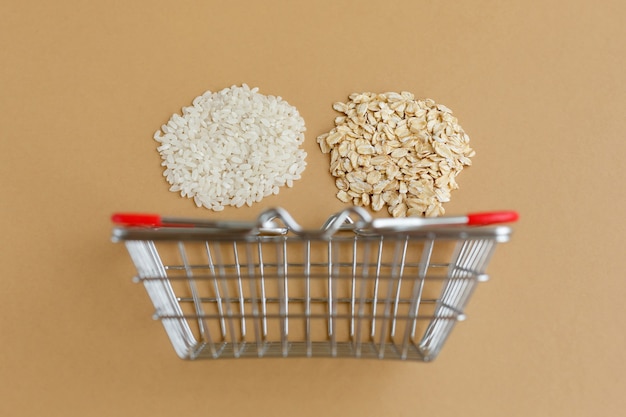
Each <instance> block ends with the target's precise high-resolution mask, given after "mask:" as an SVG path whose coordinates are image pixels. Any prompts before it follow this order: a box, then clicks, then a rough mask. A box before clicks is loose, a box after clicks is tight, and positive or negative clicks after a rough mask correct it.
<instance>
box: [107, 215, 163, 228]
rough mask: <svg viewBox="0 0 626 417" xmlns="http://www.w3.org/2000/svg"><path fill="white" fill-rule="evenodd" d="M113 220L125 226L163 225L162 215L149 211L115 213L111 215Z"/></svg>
mask: <svg viewBox="0 0 626 417" xmlns="http://www.w3.org/2000/svg"><path fill="white" fill-rule="evenodd" d="M111 221H112V222H113V223H116V224H122V225H124V226H151V227H160V226H162V225H163V221H162V219H161V216H159V215H158V214H148V213H115V214H113V215H112V216H111Z"/></svg>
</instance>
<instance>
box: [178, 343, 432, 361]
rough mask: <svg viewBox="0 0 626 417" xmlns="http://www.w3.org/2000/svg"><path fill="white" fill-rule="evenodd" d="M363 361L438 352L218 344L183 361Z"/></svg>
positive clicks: (390, 346) (376, 346)
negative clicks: (334, 359) (324, 358)
mask: <svg viewBox="0 0 626 417" xmlns="http://www.w3.org/2000/svg"><path fill="white" fill-rule="evenodd" d="M285 357H293V358H306V357H316V358H320V357H327V358H362V359H390V360H406V361H419V362H428V361H431V360H433V359H435V357H436V353H434V352H429V353H425V352H423V350H421V349H420V348H419V347H418V346H416V345H415V344H413V343H410V344H407V345H405V346H398V345H396V344H395V343H386V344H384V345H382V346H381V344H380V343H374V342H365V343H360V344H358V345H355V344H354V343H352V342H336V343H332V342H330V341H329V342H285V343H280V342H260V343H250V342H243V343H239V344H233V343H231V342H228V343H226V342H224V343H219V344H218V343H216V344H214V345H213V346H210V345H207V344H199V345H198V346H196V347H195V349H190V354H189V355H187V356H186V357H183V359H188V360H196V359H227V358H285Z"/></svg>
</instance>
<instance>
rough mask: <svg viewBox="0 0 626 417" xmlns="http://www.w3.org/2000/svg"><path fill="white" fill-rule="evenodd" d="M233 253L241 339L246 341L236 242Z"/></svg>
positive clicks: (243, 303)
mask: <svg viewBox="0 0 626 417" xmlns="http://www.w3.org/2000/svg"><path fill="white" fill-rule="evenodd" d="M233 253H234V255H235V271H236V272H237V293H238V296H239V297H238V298H239V314H240V315H241V319H240V320H241V323H240V324H241V339H242V341H245V340H246V314H245V313H246V305H245V302H244V298H243V286H242V282H241V264H240V262H239V251H238V250H237V242H236V241H235V242H233Z"/></svg>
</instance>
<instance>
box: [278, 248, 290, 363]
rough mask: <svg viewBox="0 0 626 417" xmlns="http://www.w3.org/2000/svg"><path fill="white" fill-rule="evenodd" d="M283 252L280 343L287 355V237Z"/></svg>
mask: <svg viewBox="0 0 626 417" xmlns="http://www.w3.org/2000/svg"><path fill="white" fill-rule="evenodd" d="M282 247H283V253H282V261H283V266H282V277H281V278H282V281H283V288H282V295H283V300H282V311H281V320H282V331H281V344H282V351H283V356H287V352H288V348H289V345H288V344H287V341H288V340H289V287H288V283H287V273H288V271H287V239H286V238H284V239H283V245H282ZM279 285H280V284H279Z"/></svg>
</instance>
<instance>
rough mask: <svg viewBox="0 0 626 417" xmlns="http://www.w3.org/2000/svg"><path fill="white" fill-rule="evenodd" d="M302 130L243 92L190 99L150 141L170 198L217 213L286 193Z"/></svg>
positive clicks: (299, 158)
mask: <svg viewBox="0 0 626 417" xmlns="http://www.w3.org/2000/svg"><path fill="white" fill-rule="evenodd" d="M305 130H306V129H305V126H304V120H303V119H302V117H301V116H300V114H299V113H298V110H297V109H296V108H295V107H293V106H291V105H289V103H287V102H286V101H285V100H283V99H282V98H281V97H274V96H265V95H262V94H259V93H258V88H252V89H251V88H250V87H248V86H247V85H246V84H243V85H242V86H241V87H237V86H232V87H230V88H225V89H224V90H222V91H220V92H216V93H212V92H210V91H207V92H206V93H204V94H203V95H201V96H199V97H196V98H195V99H194V100H193V105H192V106H189V107H184V108H183V109H182V115H179V114H174V115H172V117H171V118H170V120H169V121H168V122H167V124H164V125H163V126H161V129H160V130H158V131H157V132H156V133H155V134H154V139H155V140H156V141H157V142H159V143H160V144H161V145H160V146H159V147H158V148H157V150H158V151H159V153H160V155H161V158H162V159H163V162H162V163H161V165H162V166H164V167H165V171H164V172H163V175H164V176H165V177H166V179H167V182H168V183H169V184H171V187H170V191H173V192H180V194H181V195H182V196H183V197H188V198H193V200H194V202H195V204H196V206H198V207H201V206H204V207H206V208H208V209H211V210H215V211H221V210H223V209H224V207H225V206H235V207H241V206H243V205H244V204H247V205H248V206H251V205H252V204H253V203H255V202H259V201H261V200H262V199H263V197H266V196H269V195H271V194H278V192H279V189H280V187H283V186H285V185H287V186H288V187H292V186H293V181H295V180H298V179H300V177H301V174H302V172H303V171H304V168H305V166H306V162H305V158H306V152H305V151H304V150H302V149H300V145H302V143H303V141H304V131H305Z"/></svg>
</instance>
